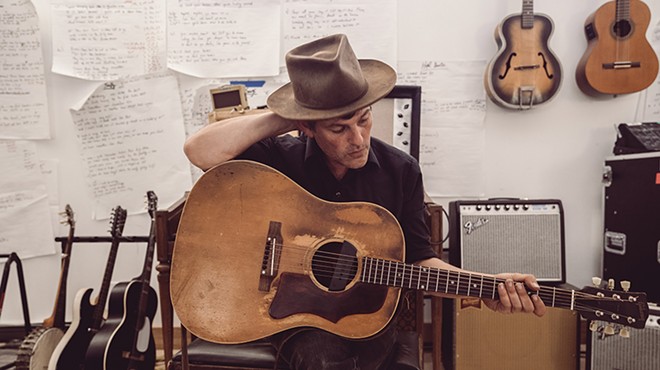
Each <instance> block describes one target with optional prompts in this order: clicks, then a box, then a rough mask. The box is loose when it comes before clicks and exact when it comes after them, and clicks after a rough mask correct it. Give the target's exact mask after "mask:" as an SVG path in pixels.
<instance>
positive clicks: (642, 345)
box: [591, 316, 660, 370]
mask: <svg viewBox="0 0 660 370" xmlns="http://www.w3.org/2000/svg"><path fill="white" fill-rule="evenodd" d="M657 319H658V317H655V316H650V317H649V321H651V320H656V321H657ZM601 324H602V323H601ZM658 349H660V327H657V326H656V327H649V326H648V325H647V327H646V328H645V329H630V338H623V337H620V336H618V335H615V336H610V337H606V338H604V339H598V338H597V336H596V335H593V336H592V338H591V370H658V369H660V355H658Z"/></svg>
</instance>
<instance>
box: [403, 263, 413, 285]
mask: <svg viewBox="0 0 660 370" xmlns="http://www.w3.org/2000/svg"><path fill="white" fill-rule="evenodd" d="M413 267H414V266H413V265H410V278H409V279H408V288H409V289H410V288H412V279H413V277H412V274H413ZM403 274H404V275H405V274H406V267H405V265H404V266H403Z"/></svg>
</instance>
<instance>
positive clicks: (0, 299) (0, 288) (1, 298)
mask: <svg viewBox="0 0 660 370" xmlns="http://www.w3.org/2000/svg"><path fill="white" fill-rule="evenodd" d="M0 258H6V259H7V261H6V262H5V268H4V270H3V271H2V281H1V282H0V315H1V314H2V307H3V305H4V302H5V292H6V290H7V281H8V280H9V271H10V270H11V265H12V263H15V264H16V274H17V275H18V288H19V290H20V292H21V304H22V306H23V320H24V321H25V335H28V334H29V333H30V331H32V324H31V323H30V310H29V308H28V302H27V293H26V291H25V278H24V275H23V265H22V264H21V259H20V258H18V255H17V254H16V253H14V252H12V253H10V254H0ZM14 366H16V362H15V361H14V362H11V363H9V364H6V365H2V366H0V370H4V369H10V368H12V367H14Z"/></svg>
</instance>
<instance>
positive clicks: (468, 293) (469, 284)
mask: <svg viewBox="0 0 660 370" xmlns="http://www.w3.org/2000/svg"><path fill="white" fill-rule="evenodd" d="M471 286H472V274H468V289H467V294H466V295H467V296H470V288H471Z"/></svg>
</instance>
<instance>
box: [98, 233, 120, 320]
mask: <svg viewBox="0 0 660 370" xmlns="http://www.w3.org/2000/svg"><path fill="white" fill-rule="evenodd" d="M120 237H121V235H118V236H115V237H113V239H112V245H111V246H110V253H109V254H108V262H107V264H106V266H105V273H104V274H103V281H102V282H101V289H100V290H99V295H98V299H97V302H96V305H95V306H94V314H93V317H92V328H93V329H99V328H100V327H101V324H102V323H103V312H104V311H105V303H106V301H107V300H108V292H109V291H110V282H111V280H112V272H113V271H114V269H115V261H116V260H117V251H118V250H119V238H120Z"/></svg>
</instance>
